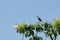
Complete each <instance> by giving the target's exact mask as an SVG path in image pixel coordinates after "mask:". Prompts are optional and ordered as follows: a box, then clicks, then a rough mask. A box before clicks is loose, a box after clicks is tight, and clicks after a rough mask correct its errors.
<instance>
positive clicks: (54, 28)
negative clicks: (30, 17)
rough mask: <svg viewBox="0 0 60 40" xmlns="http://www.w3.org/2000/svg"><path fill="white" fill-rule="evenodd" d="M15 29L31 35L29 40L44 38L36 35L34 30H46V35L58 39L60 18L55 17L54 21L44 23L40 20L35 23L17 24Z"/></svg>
mask: <svg viewBox="0 0 60 40" xmlns="http://www.w3.org/2000/svg"><path fill="white" fill-rule="evenodd" d="M14 27H15V29H16V30H17V33H20V34H24V35H25V37H30V36H32V37H30V38H29V40H43V38H42V37H38V36H36V35H35V33H34V30H35V31H36V32H37V33H39V32H44V33H45V34H46V36H48V37H50V39H51V40H56V39H57V36H58V34H59V35H60V18H54V20H53V22H52V23H48V22H44V23H43V25H42V24H41V23H39V22H37V23H35V24H29V25H28V24H26V23H22V24H16V25H15V26H14Z"/></svg>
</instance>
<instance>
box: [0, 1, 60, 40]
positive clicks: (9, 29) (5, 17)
mask: <svg viewBox="0 0 60 40" xmlns="http://www.w3.org/2000/svg"><path fill="white" fill-rule="evenodd" d="M37 15H38V16H40V17H41V18H42V20H43V21H46V20H47V21H52V19H53V18H56V17H59V18H60V0H0V40H21V38H22V37H21V35H19V34H17V32H16V30H15V29H14V28H13V26H14V25H15V24H16V23H22V22H26V23H35V22H36V21H37V19H36V16H37ZM24 40H26V39H25V38H24Z"/></svg>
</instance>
